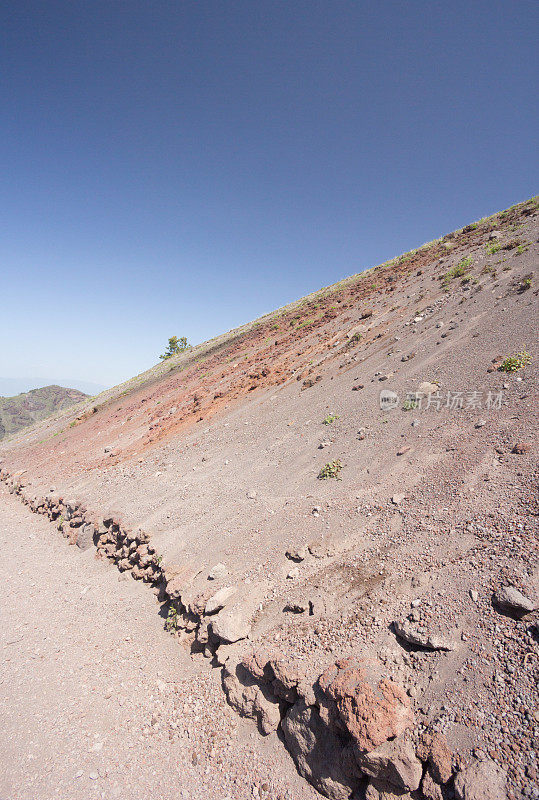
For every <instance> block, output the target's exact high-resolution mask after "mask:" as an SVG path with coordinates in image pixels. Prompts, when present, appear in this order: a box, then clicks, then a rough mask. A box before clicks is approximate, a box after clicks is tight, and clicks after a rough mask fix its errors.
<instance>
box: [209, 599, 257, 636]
mask: <svg viewBox="0 0 539 800" xmlns="http://www.w3.org/2000/svg"><path fill="white" fill-rule="evenodd" d="M250 616H251V615H250V613H249V611H248V609H247V608H244V607H243V606H241V605H239V606H232V607H229V608H225V609H224V610H223V611H221V612H220V613H219V614H217V616H216V617H215V618H214V619H213V620H212V631H213V633H214V634H215V636H217V638H218V639H219V640H220V641H221V642H225V643H226V644H234V642H239V640H240V639H246V638H247V636H249V633H250V632H251V620H250Z"/></svg>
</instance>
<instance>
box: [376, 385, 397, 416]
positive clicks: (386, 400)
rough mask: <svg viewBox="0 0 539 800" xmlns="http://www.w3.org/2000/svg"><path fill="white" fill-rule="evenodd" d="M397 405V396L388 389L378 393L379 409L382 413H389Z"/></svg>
mask: <svg viewBox="0 0 539 800" xmlns="http://www.w3.org/2000/svg"><path fill="white" fill-rule="evenodd" d="M398 405H399V395H398V394H397V392H392V391H391V390H390V389H382V391H381V392H380V408H381V409H382V411H391V409H392V408H397V407H398Z"/></svg>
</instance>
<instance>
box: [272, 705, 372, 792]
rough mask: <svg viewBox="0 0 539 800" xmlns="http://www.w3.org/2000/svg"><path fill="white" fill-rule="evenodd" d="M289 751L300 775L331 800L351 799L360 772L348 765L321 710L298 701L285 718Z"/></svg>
mask: <svg viewBox="0 0 539 800" xmlns="http://www.w3.org/2000/svg"><path fill="white" fill-rule="evenodd" d="M282 729H283V733H284V737H285V741H286V746H287V747H288V749H289V751H290V753H291V754H292V756H293V758H294V761H295V762H296V765H297V768H298V771H299V773H300V775H303V777H304V778H307V780H308V781H310V782H311V783H312V784H313V786H314V787H315V789H318V791H319V792H321V793H322V794H323V795H325V796H326V797H329V798H331V800H348V798H349V797H350V795H351V794H352V792H354V791H355V790H356V789H357V788H358V787H359V780H360V778H359V772H358V773H357V774H354V773H353V770H351V769H350V768H349V764H350V760H349V759H348V758H347V754H346V751H345V748H344V747H343V744H342V741H341V739H340V737H339V736H338V735H337V734H335V733H334V732H333V731H332V730H331V729H330V728H329V727H328V726H327V725H326V723H325V722H323V721H322V719H321V717H320V714H319V713H318V710H317V709H316V708H314V707H313V706H307V705H306V704H305V702H304V701H303V700H299V701H298V702H297V703H295V704H294V705H293V706H292V708H291V709H290V710H289V711H288V713H287V714H286V716H285V717H284V719H283V721H282Z"/></svg>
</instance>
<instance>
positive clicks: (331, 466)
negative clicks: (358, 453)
mask: <svg viewBox="0 0 539 800" xmlns="http://www.w3.org/2000/svg"><path fill="white" fill-rule="evenodd" d="M341 469H342V464H341V462H340V461H339V459H338V458H336V459H335V460H334V461H329V462H328V463H327V464H324V466H323V467H322V469H321V470H320V472H319V473H318V480H319V481H326V480H328V478H335V480H338V481H340V480H341V478H340V477H339V474H340V471H341Z"/></svg>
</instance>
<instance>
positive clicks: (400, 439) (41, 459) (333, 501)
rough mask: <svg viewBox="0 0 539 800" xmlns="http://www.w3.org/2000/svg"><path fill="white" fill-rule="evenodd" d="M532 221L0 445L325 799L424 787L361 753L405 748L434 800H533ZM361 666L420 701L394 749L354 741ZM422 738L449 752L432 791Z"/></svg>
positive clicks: (446, 247)
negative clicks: (312, 746)
mask: <svg viewBox="0 0 539 800" xmlns="http://www.w3.org/2000/svg"><path fill="white" fill-rule="evenodd" d="M537 208H538V204H537V200H536V199H532V200H530V201H527V202H525V203H521V204H519V205H517V206H514V207H512V208H511V209H509V210H507V211H505V212H501V213H499V214H496V215H494V216H493V217H490V218H487V219H484V220H480V221H479V222H477V223H474V224H472V225H468V226H466V227H465V228H463V229H462V230H460V231H456V232H454V233H452V234H448V235H447V236H444V237H443V238H442V239H440V240H437V241H435V242H432V243H430V244H428V245H424V246H423V247H421V248H419V249H418V250H416V251H413V252H411V253H407V254H406V255H404V256H401V257H399V258H396V259H394V260H392V261H390V262H388V263H386V264H383V265H381V266H379V267H376V268H374V269H372V270H369V271H367V272H364V273H361V274H359V275H356V276H353V277H351V278H349V279H346V280H345V281H342V282H341V283H339V284H336V285H335V286H332V287H328V288H326V289H323V290H321V291H320V292H318V293H315V294H313V295H310V296H308V297H306V298H304V299H303V300H301V301H299V302H297V303H294V304H292V305H291V306H288V307H286V308H283V309H280V310H279V311H277V312H275V313H273V314H268V315H266V316H265V317H263V318H261V319H260V320H257V321H256V322H254V323H251V324H249V325H246V326H244V327H243V328H241V329H238V330H236V331H232V332H230V333H229V334H226V335H224V336H222V337H219V338H218V339H215V340H213V341H211V342H208V343H205V344H204V345H201V346H199V347H197V348H194V349H193V351H191V352H190V353H188V354H184V355H182V356H178V357H175V358H173V359H170V360H168V361H166V362H163V363H162V364H160V365H158V366H157V367H154V368H153V369H152V370H150V371H149V372H148V373H144V374H143V375H141V376H138V377H137V378H135V379H133V380H132V381H130V382H128V383H126V384H123V385H121V386H120V387H116V389H114V390H111V391H109V392H107V393H104V394H102V395H100V396H98V397H97V398H95V399H93V400H92V401H90V402H88V403H86V404H84V405H83V406H82V407H81V406H79V407H78V408H77V412H76V416H75V415H74V413H73V412H70V411H69V410H68V411H66V412H64V413H62V414H61V415H60V416H58V417H56V418H55V419H52V420H47V421H46V422H44V423H41V424H39V425H36V426H34V427H33V428H32V429H28V430H26V431H24V432H23V433H21V434H19V435H18V436H17V437H15V438H14V439H12V440H11V441H9V442H3V443H2V444H1V445H0V458H1V459H2V461H1V462H0V467H2V468H3V473H2V474H3V476H4V478H5V479H6V480H7V481H8V482H9V483H10V485H11V486H12V488H13V489H14V490H16V491H17V492H19V493H20V494H21V497H24V498H25V499H26V501H27V502H29V503H30V505H31V506H32V507H34V508H36V509H38V510H42V511H43V510H45V511H47V509H48V511H47V513H49V512H50V516H51V517H52V518H55V516H56V519H57V520H58V519H59V518H60V517H61V519H62V520H63V521H61V522H60V527H61V528H63V530H64V533H66V535H67V536H68V538H69V539H70V541H72V542H76V540H77V535H78V534H77V531H79V530H81V529H82V528H85V527H86V525H87V524H89V521H90V522H91V524H92V525H94V522H95V525H94V527H93V529H92V530H93V540H94V543H96V544H97V554H98V556H100V557H105V556H108V557H109V558H111V560H112V561H115V562H116V563H117V564H118V565H119V566H120V568H121V569H124V570H126V571H127V570H129V571H131V573H132V574H133V577H136V578H142V579H145V580H147V581H148V582H150V583H152V584H153V585H154V587H155V592H156V596H157V601H158V602H161V603H162V604H163V610H162V613H163V614H164V615H165V616H166V614H168V615H169V625H168V627H169V628H170V629H171V630H172V633H173V634H174V635H176V636H177V637H178V639H179V640H180V642H181V644H182V646H183V647H185V648H188V649H190V650H191V651H192V652H193V654H194V655H193V657H194V658H198V659H199V661H200V664H201V669H202V668H204V667H205V666H206V667H207V666H208V663H207V662H205V661H204V658H203V655H206V656H207V657H208V659H209V660H210V663H211V664H212V665H213V666H215V667H216V666H219V667H222V669H223V684H224V688H225V690H226V691H227V694H228V698H229V701H230V702H231V703H232V705H234V706H235V707H236V708H238V709H239V710H240V711H241V712H242V713H244V714H246V715H248V716H253V717H255V718H256V719H257V722H258V724H259V727H260V728H261V729H262V731H263V732H264V733H268V732H270V735H275V734H274V733H271V732H272V731H275V730H276V729H277V728H280V729H281V730H282V731H283V732H284V737H285V740H286V742H287V746H288V748H289V750H290V752H291V753H292V755H293V756H294V757H295V760H296V764H297V767H298V770H299V771H300V773H301V774H303V775H304V776H305V777H307V778H308V779H309V780H310V781H311V782H312V783H313V785H314V786H315V787H316V788H317V789H318V790H319V791H321V792H322V793H323V794H326V795H327V796H329V797H336V798H340V797H347V796H349V795H350V794H351V793H352V792H354V791H360V790H361V787H362V786H363V784H364V782H365V781H366V780H371V784H370V786H369V790H368V791H369V792H370V793H371V794H370V795H369V796H370V797H372V798H376V797H378V796H380V797H381V796H382V794H380V792H382V788H380V787H381V786H382V784H381V783H380V781H382V782H383V781H387V780H389V778H390V779H391V780H389V785H392V786H393V788H395V787H397V788H399V791H401V793H402V792H405V791H408V790H410V786H408V788H406V786H404V785H400V784H399V781H398V780H397V779H395V776H394V774H393V773H391V774H390V775H389V778H388V774H387V770H386V772H384V769H383V768H382V767H381V766H380V761H383V759H382V758H379V759H378V760H377V758H374V757H372V758H370V756H369V754H370V753H371V751H375V750H376V748H377V747H380V746H382V747H384V746H385V747H387V746H389V745H388V742H392V741H395V736H397V737H400V736H401V735H403V731H404V732H405V733H406V736H408V737H411V740H412V741H413V743H414V746H415V752H416V756H414V758H415V759H416V760H417V758H419V759H420V761H421V763H422V764H423V765H425V764H427V767H426V769H427V772H426V773H425V775H424V776H423V777H422V776H421V772H422V771H423V772H424V771H425V766H423V767H422V768H420V769H419V772H418V773H417V775H416V776H415V777H413V779H410V780H409V781H408V783H410V781H411V783H413V784H414V786H413V787H412V790H414V791H415V790H417V785H415V784H418V782H419V780H421V786H422V787H423V788H422V789H421V791H422V792H423V796H424V797H429V796H430V795H429V794H428V792H429V791H430V792H431V794H432V793H433V792H434V791H435V789H439V790H440V792H441V791H442V789H441V788H440V786H441V785H442V784H443V786H444V788H443V791H444V792H445V791H446V790H448V787H450V785H451V781H453V779H454V777H453V776H454V775H455V774H456V775H457V777H456V781H457V782H456V787H457V790H459V789H458V787H459V784H458V780H460V781H461V783H462V782H463V781H465V780H466V779H469V780H470V781H472V782H473V781H475V782H476V784H477V785H479V783H480V782H481V781H483V782H485V781H486V782H487V783H488V781H489V780H490V782H491V785H492V786H494V787H496V786H497V785H498V784H497V783H496V781H498V782H499V780H501V778H500V776H501V775H504V776H505V777H504V780H505V779H506V780H507V791H508V793H509V797H514V798H520V797H522V798H524V797H534V796H537V795H536V794H533V793H532V794H530V791H536V787H537V778H536V774H537V773H536V771H535V770H536V765H535V755H534V745H533V742H534V735H535V733H534V730H535V728H536V726H537V722H538V719H537V710H536V708H537V705H536V704H537V696H536V689H535V686H536V682H537V675H536V673H535V672H534V670H536V668H537V627H536V625H537V616H536V614H537V612H536V611H535V610H534V609H536V607H537V569H536V562H535V558H536V550H534V547H535V545H536V541H537V538H536V537H537V525H536V513H537V505H536V494H535V492H534V486H535V483H534V470H535V468H536V466H535V465H536V458H535V456H536V453H537V429H536V424H535V422H536V420H535V408H536V400H537V370H536V364H537V352H536V341H537V336H536V334H537V280H538V276H537V250H538V247H537V242H538V220H537ZM382 391H385V392H387V394H386V398H385V402H386V405H385V406H384V407H381V399H380V393H381V392H382ZM52 486H54V487H55V488H54V491H51V487H52ZM36 498H37V499H36ZM43 498H45V500H44V499H43ZM47 498H48V499H47ZM60 508H62V509H64V508H65V509H67V516H66V515H65V514H64V513H63V512H62V514H61V515H60V510H59V509H60ZM70 516H71V520H74V521H75V522H76V524H75V525H73V526H71V522H70V520H69V517H70ZM82 523H84V525H82ZM66 526H67V527H66ZM139 528H142V529H143V530H144V532H145V533H144V535H143V536H142V537H141V536H139V537H138V539H137V537H136V535H133V537H132V538H131V539H130V538H129V535H127V537H126V534H125V532H126V531H127V532H131V531H137V530H138V529H139ZM118 533H119V534H120V535H119V536H118ZM148 540H149V541H148ZM129 542H131V544H129ZM137 548H142V549H141V550H140V552H139V550H138V549H137ZM131 556H132V557H131ZM508 586H511V587H513V589H514V591H517V592H520V595H521V596H522V597H523V598H524V601H526V602H525V603H524V605H525V607H521V608H520V609H517V608H515V607H513V606H511V604H510V603H509V605H508V604H507V602H506V601H505V600H504V599H503V596H502V595H500V592H502V594H503V591H505V593H506V594H507V587H508ZM218 590H222V591H219V592H218ZM502 590H503V591H502ZM496 593H498V602H493V600H492V598H493V595H495V594H496ZM509 594H510V595H511V592H509ZM513 594H514V592H513ZM511 596H512V595H511ZM513 599H514V597H513ZM526 604H527V605H526ZM501 610H504V613H500V612H501ZM347 657H350V658H352V659H356V660H357V661H358V663H359V664H362V663H363V664H366V663H368V664H370V667H369V669H372V670H374V672H375V673H377V674H378V673H380V674H382V675H383V676H384V677H385V678H387V679H390V680H391V681H394V683H395V685H396V686H397V687H399V691H402V692H403V696H404V698H406V699H405V700H399V702H400V703H401V704H402V706H403V708H406V711H405V714H404V716H405V719H406V721H405V723H403V725H404V728H402V727H401V728H399V727H398V726H397V728H398V730H394V729H393V728H391V726H390V731H389V732H388V731H387V730H386V732H385V734H383V733H382V732H379V734H377V736H375V737H374V738H375V741H376V742H377V744H375V741H370V740H369V741H370V744H369V743H368V742H366V741H365V738H364V737H363V738H361V732H360V731H358V729H357V725H356V726H355V725H354V724H352V723H353V720H352V721H351V719H349V718H348V717H347V718H346V719H344V718H342V714H341V712H342V709H343V708H345V707H346V708H347V707H348V706H347V702H348V701H349V700H350V697H351V696H352V700H350V702H352V706H353V705H354V703H357V702H359V701H358V692H360V689H358V686H360V685H362V678H361V675H362V673H361V668H360V667H357V666H352V664H355V663H356V662H355V661H350V660H349V661H346V660H343V659H346V658H347ZM249 659H250V660H249ZM253 659H254V662H253ZM336 661H338V662H339V664H340V665H341V666H339V667H332V665H334V664H335V662H336ZM281 662H282V663H285V662H286V664H287V665H288V666H287V669H286V670H285V669H284V668H283V670H282V671H281V673H279V667H278V664H279V663H281ZM253 663H256V664H258V665H259V666H258V668H257V667H253ZM330 668H333V669H334V670H336V673H335V675H334V676H333V678H332V675H331V674H330V673H328V672H327V670H328V669H330ZM342 670H345V671H346V670H348V671H349V672H350V674H349V675H348V677H347V678H346V680H345V679H343V680H341V681H340V683H339V677H338V675H339V674H340V673H341V672H342ZM324 671H326V672H324ZM322 673H324V674H325V675H326V678H325V683H324V681H322V682H320V680H318V679H319V676H320V675H321V674H322ZM337 673H338V674H337ZM347 674H348V673H347ZM294 676H295V677H294ZM347 681H348V682H349V683H350V682H351V683H353V684H354V686H355V689H354V690H353V691H354V692H355V693H356V694H355V695H354V694H353V692H352V695H350V692H348V694H346V697H344V699H343V697H341V696H340V695H339V696H338V692H337V689H336V688H335V686H336V683H338V684H339V686H340V687H341V689H342V685H343V684H344V683H347ZM313 686H314V687H315V689H313ZM324 686H325V688H321V687H324ZM392 686H393V684H392ZM253 687H254V688H253ZM306 687H307V688H306ZM341 689H339V691H341ZM350 691H352V690H350ZM395 691H396V690H395ZM367 694H368V692H367ZM397 694H398V693H397ZM253 697H254V698H255V699H253ZM399 697H400V695H399ZM354 698H355V699H354ZM332 704H334V705H332ZM335 704H336V705H335ZM324 709H326V712H327V713H326V714H325V712H324V713H323V711H324ZM328 709H329V710H328ZM335 709H337V710H335ZM338 709H341V710H340V711H338ZM393 712H394V709H393V711H392V712H391V713H393ZM343 713H344V712H343ZM403 713H404V712H403ZM339 714H341V717H339V716H338V715H339ZM313 715H314V716H313ZM328 715H329V716H328ZM336 715H337V716H336ZM390 716H391V714H390ZM337 717H338V719H337ZM374 717H375V718H374V720H371V722H372V726H374V728H376V730H378V729H379V728H380V729H384V730H385V728H384V724H385V723H384V724H383V723H382V721H380V719H378V717H376V714H375V715H374ZM354 719H356V718H355V717H354ZM356 722H357V719H356ZM320 725H321V726H324V725H326V726H327V730H328V731H330V732H331V734H332V735H333V736H334V737H336V739H335V746H334V748H333V750H335V752H334V751H333V750H332V751H331V753H330V754H328V753H325V755H324V758H322V757H320V758H319V757H318V755H316V754H315V755H314V756H313V753H312V752H310V751H309V750H308V743H306V741H307V739H309V736H310V737H311V740H312V741H315V740H317V733H316V731H318V730H319V728H317V726H320ZM386 727H387V726H386ZM298 729H301V730H302V731H303V733H305V731H306V730H307V731H309V732H310V733H309V736H307V738H306V737H305V736H303V737H302V735H300V734H299V733H298ZM391 730H393V733H391ZM433 735H436V736H442V735H443V736H445V737H446V739H447V742H448V744H447V747H448V748H449V750H450V751H451V753H452V754H453V755H452V757H451V753H450V755H449V756H448V758H449V767H448V770H449V771H448V773H447V774H445V775H443V776H441V774H440V772H439V771H438V772H437V771H436V769H434V772H433V768H432V763H431V762H432V760H433V758H434V757H433V756H432V754H431V755H429V752H430V751H429V750H428V747H427V745H425V741H426V739H425V737H427V738H428V737H429V736H430V737H432V736H433ZM378 736H380V737H381V740H380V741H378ZM386 740H387V741H386ZM397 741H400V738H397ZM384 743H385V744H384ZM341 745H342V748H343V749H342V752H341V751H340V750H339V747H341ZM403 746H404V745H403ZM444 746H445V745H444ZM328 748H329V745H328ZM328 748H326V749H328ZM354 748H355V750H354ZM422 748H423V749H422ZM425 748H426V749H425ZM351 750H353V752H354V753H355V755H354V757H353V758H352V755H351ZM474 752H475V755H474ZM388 758H389V757H388ZM350 759H352V761H353V767H350V765H349V761H350ZM354 759H355V760H354ZM429 759H430V760H429ZM389 760H390V761H392V763H394V762H395V760H398V759H397V758H396V756H394V755H393V756H392V757H391V758H389ZM401 760H402V759H401ZM386 762H387V758H386V761H384V763H386ZM320 763H322V764H323V767H322V768H320V766H319V764H320ZM373 763H374V764H375V766H373ZM414 763H415V762H414ZM328 764H329V765H330V766H328ZM336 764H338V766H335V765H336ZM343 764H345V766H343ZM331 765H332V766H331ZM346 765H348V766H346ZM428 765H430V766H428ZM467 765H469V769H468V772H466V770H465V767H466V766H467ZM386 766H387V764H386ZM321 770H322V774H321ZM459 770H460V772H459ZM416 772H417V770H416ZM327 774H329V777H327ZM417 776H419V777H417ZM459 776H460V777H459ZM467 776H468V778H467ZM470 776H471V777H470ZM442 777H443V778H444V780H442ZM416 778H417V780H416ZM395 780H397V783H395ZM399 780H400V779H399ZM391 781H393V784H392V783H391ZM429 781H430V782H431V783H432V785H433V786H434V789H432V787H431V785H430V783H429ZM487 783H485V785H487ZM401 784H402V780H401ZM343 787H344V788H343ZM530 787H531V789H530ZM492 791H494V792H496V791H497V789H496V788H494V789H493V790H492ZM375 792H378V794H374V793H375ZM491 794H492V793H491ZM403 796H404V795H403ZM433 796H438V795H433ZM439 796H440V797H441V795H439ZM463 796H464V795H463ZM478 796H480V795H478ZM482 796H484V797H489V796H491V795H489V794H487V793H485V792H483V795H482ZM493 796H495V795H493Z"/></svg>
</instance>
